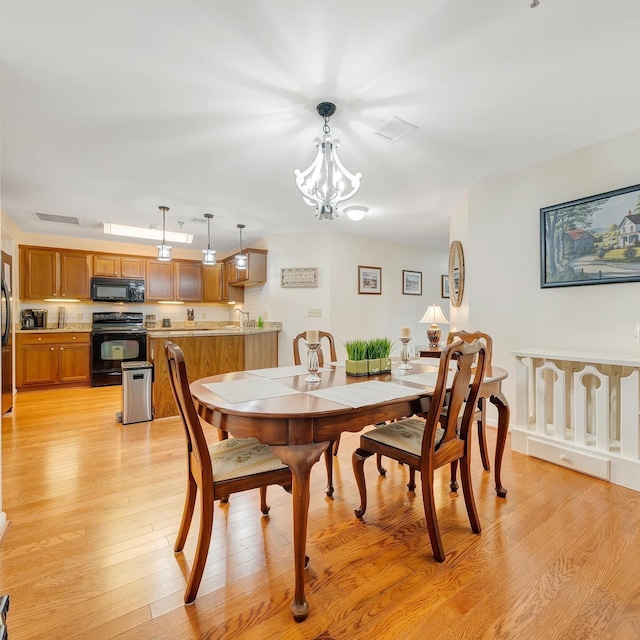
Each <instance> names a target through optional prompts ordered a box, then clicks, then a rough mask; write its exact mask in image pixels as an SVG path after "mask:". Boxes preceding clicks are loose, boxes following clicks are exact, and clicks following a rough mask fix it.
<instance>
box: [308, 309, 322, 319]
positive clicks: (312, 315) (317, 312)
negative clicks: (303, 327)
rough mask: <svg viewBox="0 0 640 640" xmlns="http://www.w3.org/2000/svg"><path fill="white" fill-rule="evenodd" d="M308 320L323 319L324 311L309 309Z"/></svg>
mask: <svg viewBox="0 0 640 640" xmlns="http://www.w3.org/2000/svg"><path fill="white" fill-rule="evenodd" d="M307 318H322V309H307Z"/></svg>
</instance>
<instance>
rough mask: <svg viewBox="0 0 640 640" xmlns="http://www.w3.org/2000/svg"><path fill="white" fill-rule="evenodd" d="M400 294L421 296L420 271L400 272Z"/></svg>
mask: <svg viewBox="0 0 640 640" xmlns="http://www.w3.org/2000/svg"><path fill="white" fill-rule="evenodd" d="M402 293H403V294H404V295H405V296H421V295H422V271H405V270H404V269H403V270H402Z"/></svg>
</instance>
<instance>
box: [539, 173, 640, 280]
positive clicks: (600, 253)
mask: <svg viewBox="0 0 640 640" xmlns="http://www.w3.org/2000/svg"><path fill="white" fill-rule="evenodd" d="M638 281H640V185H635V186H633V187H626V188H624V189H617V190H616V191H607V192H606V193H601V194H599V195H597V196H589V197H588V198H581V199H579V200H572V201H571V202H565V203H563V204H556V205H553V206H551V207H544V208H543V209H540V287H541V288H543V289H544V288H547V287H573V286H577V285H583V284H611V283H614V282H638Z"/></svg>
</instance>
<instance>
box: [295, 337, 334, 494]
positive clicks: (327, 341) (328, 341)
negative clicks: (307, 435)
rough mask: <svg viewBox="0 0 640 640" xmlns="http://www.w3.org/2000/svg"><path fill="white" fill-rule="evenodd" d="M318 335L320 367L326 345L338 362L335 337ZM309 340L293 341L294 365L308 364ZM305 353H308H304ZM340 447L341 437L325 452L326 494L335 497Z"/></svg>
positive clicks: (322, 363)
mask: <svg viewBox="0 0 640 640" xmlns="http://www.w3.org/2000/svg"><path fill="white" fill-rule="evenodd" d="M318 335H319V337H320V346H319V347H318V351H317V353H318V365H319V366H321V367H322V366H323V365H324V353H323V351H322V345H323V344H324V345H325V348H327V350H328V352H329V357H330V358H331V360H330V362H335V361H336V360H337V356H336V345H335V341H334V339H333V336H332V335H331V334H330V333H328V332H327V331H318ZM306 339H307V332H306V331H305V332H303V333H299V334H298V335H297V336H296V337H295V338H294V339H293V362H294V364H298V365H299V364H302V363H303V361H304V362H305V363H306V360H304V358H303V357H302V353H301V348H300V344H301V343H303V344H304V341H305V340H306ZM303 353H306V352H304V351H303ZM305 357H306V355H305ZM339 446H340V437H338V438H337V440H334V441H332V442H331V443H330V444H329V446H328V447H327V450H326V451H325V452H324V462H325V466H326V467H327V488H326V489H325V493H326V494H327V495H328V496H332V495H333V458H332V457H331V454H332V453H333V455H334V456H337V455H338V447H339Z"/></svg>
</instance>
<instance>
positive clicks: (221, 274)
mask: <svg viewBox="0 0 640 640" xmlns="http://www.w3.org/2000/svg"><path fill="white" fill-rule="evenodd" d="M227 266H228V265H227V263H224V262H218V263H216V264H214V265H203V267H202V301H203V302H227V303H232V302H237V303H240V302H244V289H243V288H242V287H233V286H229V283H228V282H227V271H226V267H227Z"/></svg>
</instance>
